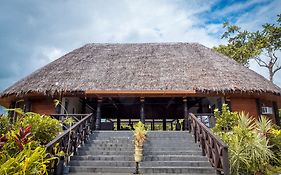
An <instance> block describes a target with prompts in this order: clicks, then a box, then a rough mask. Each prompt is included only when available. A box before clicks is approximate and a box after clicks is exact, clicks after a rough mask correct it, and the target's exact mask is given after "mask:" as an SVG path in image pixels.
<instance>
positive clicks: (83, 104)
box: [81, 98, 87, 114]
mask: <svg viewBox="0 0 281 175" xmlns="http://www.w3.org/2000/svg"><path fill="white" fill-rule="evenodd" d="M86 104H87V102H86V98H83V99H82V111H81V112H82V114H86Z"/></svg>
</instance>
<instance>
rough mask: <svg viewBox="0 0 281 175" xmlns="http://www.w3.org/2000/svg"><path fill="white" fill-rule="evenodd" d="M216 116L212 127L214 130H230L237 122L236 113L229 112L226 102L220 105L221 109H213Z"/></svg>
mask: <svg viewBox="0 0 281 175" xmlns="http://www.w3.org/2000/svg"><path fill="white" fill-rule="evenodd" d="M214 115H215V117H216V126H215V127H214V128H213V131H214V132H227V131H230V130H231V129H232V128H233V127H234V126H236V125H237V122H238V113H237V112H231V111H230V110H229V107H228V106H227V104H223V105H222V110H221V111H219V110H218V109H215V110H214Z"/></svg>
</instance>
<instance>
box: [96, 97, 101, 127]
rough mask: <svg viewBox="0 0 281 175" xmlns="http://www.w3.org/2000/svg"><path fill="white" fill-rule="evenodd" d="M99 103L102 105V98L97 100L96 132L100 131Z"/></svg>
mask: <svg viewBox="0 0 281 175" xmlns="http://www.w3.org/2000/svg"><path fill="white" fill-rule="evenodd" d="M101 103H102V98H98V101H97V115H96V130H100V128H101Z"/></svg>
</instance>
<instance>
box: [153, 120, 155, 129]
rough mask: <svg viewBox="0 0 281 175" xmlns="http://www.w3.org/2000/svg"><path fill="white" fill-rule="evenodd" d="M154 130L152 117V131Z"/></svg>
mask: <svg viewBox="0 0 281 175" xmlns="http://www.w3.org/2000/svg"><path fill="white" fill-rule="evenodd" d="M154 130H155V126H154V119H152V131H154Z"/></svg>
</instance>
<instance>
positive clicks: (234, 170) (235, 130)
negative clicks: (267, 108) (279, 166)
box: [214, 111, 274, 175]
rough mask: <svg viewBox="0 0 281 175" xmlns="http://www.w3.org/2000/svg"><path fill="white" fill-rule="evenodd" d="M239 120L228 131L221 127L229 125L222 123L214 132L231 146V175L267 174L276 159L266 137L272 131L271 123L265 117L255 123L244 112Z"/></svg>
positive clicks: (239, 115) (238, 115) (239, 116)
mask: <svg viewBox="0 0 281 175" xmlns="http://www.w3.org/2000/svg"><path fill="white" fill-rule="evenodd" d="M223 113H225V111H224V112H222V114H223ZM227 113H228V111H227ZM222 114H221V115H222ZM228 114H229V113H228ZM235 116H236V115H235ZM224 119H228V117H224ZM237 119H238V120H237V121H236V124H233V125H231V127H230V128H231V129H228V130H227V131H226V130H225V129H224V126H225V125H221V123H223V124H225V123H227V122H226V121H221V123H219V124H220V125H219V124H217V125H218V126H217V125H216V130H214V132H215V133H216V134H217V135H218V136H220V137H221V139H222V140H223V141H224V142H225V143H227V144H228V146H229V148H228V150H229V161H230V171H231V174H232V175H238V174H245V175H247V174H249V175H251V174H257V173H267V172H268V169H269V168H270V161H271V160H272V159H274V154H273V152H272V150H271V146H270V144H269V141H268V139H267V137H266V136H267V134H268V132H269V131H270V127H271V123H270V122H269V120H267V119H266V118H265V117H261V118H260V119H259V121H256V122H255V119H253V118H250V117H249V115H248V114H245V113H243V112H242V113H238V114H237ZM227 126H229V125H227ZM221 128H222V129H221Z"/></svg>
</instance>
